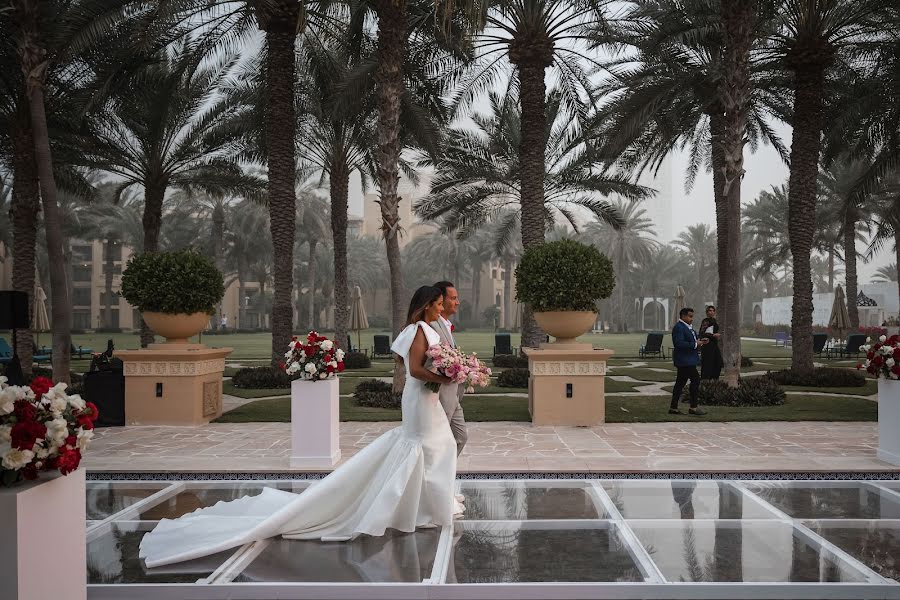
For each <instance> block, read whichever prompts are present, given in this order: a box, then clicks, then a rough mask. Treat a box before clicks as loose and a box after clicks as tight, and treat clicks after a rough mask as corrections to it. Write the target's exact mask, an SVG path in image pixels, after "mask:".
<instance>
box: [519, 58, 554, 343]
mask: <svg viewBox="0 0 900 600" xmlns="http://www.w3.org/2000/svg"><path fill="white" fill-rule="evenodd" d="M517 66H518V68H519V90H520V91H519V102H520V104H521V108H522V117H521V119H522V124H521V130H522V137H521V141H520V142H519V164H520V170H519V182H520V183H519V185H520V190H521V206H522V215H521V220H522V248H524V249H528V248H531V247H533V246H538V245H540V244H543V243H544V229H545V227H546V223H545V222H544V169H545V167H546V165H545V161H546V158H545V148H546V145H547V132H546V126H547V116H546V112H545V110H544V109H545V103H546V96H547V86H546V83H545V82H544V71H545V68H544V65H543V64H542V63H537V62H533V61H525V62H522V63H519V64H518V65H517ZM543 337H544V333H543V332H542V331H541V328H540V327H538V324H537V322H536V321H535V320H534V316H533V315H532V311H531V307H530V306H527V305H526V306H525V310H524V311H523V315H522V342H521V344H522V347H526V348H536V347H538V346H539V345H540V343H541V341H542V340H543Z"/></svg>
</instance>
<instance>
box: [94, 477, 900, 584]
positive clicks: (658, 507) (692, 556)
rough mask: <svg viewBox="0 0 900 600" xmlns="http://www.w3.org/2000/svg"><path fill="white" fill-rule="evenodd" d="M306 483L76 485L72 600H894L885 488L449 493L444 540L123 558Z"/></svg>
mask: <svg viewBox="0 0 900 600" xmlns="http://www.w3.org/2000/svg"><path fill="white" fill-rule="evenodd" d="M310 484H313V485H314V482H310V481H306V480H291V481H264V480H257V481H252V480H251V481H247V480H242V481H177V482H165V481H152V482H151V481H111V482H110V481H89V482H88V493H87V512H88V522H87V540H88V548H87V550H88V565H87V568H88V580H89V581H88V583H89V585H88V597H89V598H90V599H92V600H96V599H113V598H115V599H120V598H126V597H127V598H129V599H132V598H134V599H140V598H147V599H154V600H155V599H169V598H172V599H174V598H179V599H181V598H185V599H200V598H203V599H214V598H229V599H273V598H279V599H281V598H285V599H287V598H352V599H353V600H359V599H360V598H367V599H368V598H372V599H377V598H385V599H388V598H390V599H407V598H408V599H415V598H429V599H442V598H446V599H450V598H509V599H520V598H646V599H660V600H663V599H665V600H669V599H671V600H674V599H676V598H680V599H688V598H690V599H700V598H704V599H723V598H729V599H732V598H779V599H796V598H831V599H835V600H851V599H863V598H864V599H869V600H871V599H875V598H893V599H900V481H896V480H895V481H805V480H792V481H757V480H745V481H741V480H728V481H715V480H683V479H678V480H666V479H650V480H646V479H645V480H634V479H604V480H585V479H570V480H564V479H552V480H549V479H547V480H541V479H506V480H496V479H494V480H460V481H458V487H459V491H460V493H462V494H464V495H465V496H466V505H467V511H466V516H465V518H464V519H460V520H458V521H456V522H455V523H454V525H453V526H451V527H444V528H436V529H419V530H417V531H416V532H415V533H411V534H403V533H399V532H393V533H389V534H388V535H386V536H383V537H380V538H373V537H367V536H363V537H360V538H358V539H356V540H354V541H352V542H344V543H341V542H319V541H298V540H283V539H280V538H273V539H268V540H264V541H261V542H256V543H252V544H248V545H246V546H243V547H240V548H237V549H234V550H231V551H228V552H223V553H220V554H218V555H214V556H210V557H207V558H204V559H198V560H194V561H190V562H185V563H180V564H176V565H170V566H168V567H161V568H157V569H147V568H146V567H145V566H144V565H143V563H142V562H141V561H140V559H138V557H137V553H138V545H139V543H140V539H141V537H142V536H143V535H144V533H146V532H147V531H149V530H151V529H152V528H153V527H154V526H155V523H156V522H157V521H158V520H159V519H161V518H175V517H178V516H180V515H183V514H186V513H188V512H191V511H193V510H195V509H197V508H200V507H202V506H210V505H212V504H215V503H216V502H219V501H223V500H225V501H227V500H230V499H234V498H237V497H240V496H243V495H246V494H255V493H259V492H260V491H261V489H262V488H263V487H271V486H275V487H278V488H280V489H286V490H293V491H296V492H302V490H303V489H305V488H306V486H308V485H310Z"/></svg>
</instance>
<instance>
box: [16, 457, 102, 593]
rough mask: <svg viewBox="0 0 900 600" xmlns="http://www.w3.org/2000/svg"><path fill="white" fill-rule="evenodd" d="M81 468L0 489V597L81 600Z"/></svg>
mask: <svg viewBox="0 0 900 600" xmlns="http://www.w3.org/2000/svg"><path fill="white" fill-rule="evenodd" d="M84 498H85V488H84V469H78V470H77V471H75V472H74V473H70V474H69V475H67V476H65V477H63V476H62V475H57V476H54V477H46V476H44V477H42V478H41V479H37V480H35V481H32V482H28V483H25V484H23V485H19V486H16V487H12V488H3V487H0V531H2V532H3V534H2V535H0V585H2V590H0V597H2V598H3V599H4V600H63V599H65V600H85V599H86V598H87V569H86V564H87V552H86V540H85V533H84V532H85V526H84V522H85V501H84Z"/></svg>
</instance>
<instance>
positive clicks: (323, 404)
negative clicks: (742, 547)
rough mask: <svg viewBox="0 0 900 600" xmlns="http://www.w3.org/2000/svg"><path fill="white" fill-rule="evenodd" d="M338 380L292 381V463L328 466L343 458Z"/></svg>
mask: <svg viewBox="0 0 900 600" xmlns="http://www.w3.org/2000/svg"><path fill="white" fill-rule="evenodd" d="M339 401H340V398H339V394H338V380H337V378H335V379H326V380H324V381H316V382H310V381H302V380H296V381H294V382H293V383H292V384H291V467H292V468H301V469H306V468H308V469H327V468H330V467H333V466H334V465H335V464H337V462H338V461H339V460H340V459H341V443H340V440H341V434H340V404H339Z"/></svg>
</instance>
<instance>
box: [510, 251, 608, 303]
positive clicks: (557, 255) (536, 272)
mask: <svg viewBox="0 0 900 600" xmlns="http://www.w3.org/2000/svg"><path fill="white" fill-rule="evenodd" d="M615 286H616V276H615V274H614V273H613V265H612V262H611V261H610V260H609V258H607V257H606V256H605V255H604V254H601V253H600V251H599V250H597V249H596V248H595V247H593V246H588V245H586V244H582V243H579V242H576V241H574V240H559V241H556V242H549V243H547V244H541V245H540V246H535V247H532V248H529V249H528V250H526V251H525V252H524V253H523V254H522V260H521V262H520V263H519V266H518V267H517V268H516V298H517V300H518V301H519V302H524V303H526V304H529V305H531V308H532V310H535V311H538V312H549V311H593V310H596V308H595V302H596V301H597V300H600V299H602V298H609V296H610V294H612V291H613V288H614V287H615Z"/></svg>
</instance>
